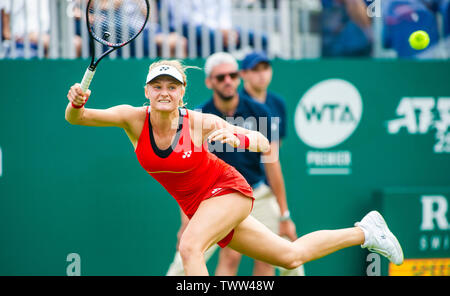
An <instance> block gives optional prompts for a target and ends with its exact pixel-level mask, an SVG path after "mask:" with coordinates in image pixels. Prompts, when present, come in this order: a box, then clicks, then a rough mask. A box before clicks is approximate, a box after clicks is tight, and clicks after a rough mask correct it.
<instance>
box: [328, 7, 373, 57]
mask: <svg viewBox="0 0 450 296" xmlns="http://www.w3.org/2000/svg"><path fill="white" fill-rule="evenodd" d="M322 7H323V11H322V18H321V23H322V56H323V57H370V56H371V53H372V45H373V33H372V22H371V19H370V17H369V16H368V13H367V4H366V2H364V0H322Z"/></svg>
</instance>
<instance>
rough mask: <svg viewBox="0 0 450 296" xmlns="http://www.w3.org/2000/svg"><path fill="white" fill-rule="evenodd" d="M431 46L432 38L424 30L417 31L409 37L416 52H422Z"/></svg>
mask: <svg viewBox="0 0 450 296" xmlns="http://www.w3.org/2000/svg"><path fill="white" fill-rule="evenodd" d="M429 44H430V36H428V33H427V32H425V31H422V30H419V31H415V32H414V33H412V34H411V36H409V45H411V47H412V48H414V49H415V50H422V49H425V48H427V47H428V45H429Z"/></svg>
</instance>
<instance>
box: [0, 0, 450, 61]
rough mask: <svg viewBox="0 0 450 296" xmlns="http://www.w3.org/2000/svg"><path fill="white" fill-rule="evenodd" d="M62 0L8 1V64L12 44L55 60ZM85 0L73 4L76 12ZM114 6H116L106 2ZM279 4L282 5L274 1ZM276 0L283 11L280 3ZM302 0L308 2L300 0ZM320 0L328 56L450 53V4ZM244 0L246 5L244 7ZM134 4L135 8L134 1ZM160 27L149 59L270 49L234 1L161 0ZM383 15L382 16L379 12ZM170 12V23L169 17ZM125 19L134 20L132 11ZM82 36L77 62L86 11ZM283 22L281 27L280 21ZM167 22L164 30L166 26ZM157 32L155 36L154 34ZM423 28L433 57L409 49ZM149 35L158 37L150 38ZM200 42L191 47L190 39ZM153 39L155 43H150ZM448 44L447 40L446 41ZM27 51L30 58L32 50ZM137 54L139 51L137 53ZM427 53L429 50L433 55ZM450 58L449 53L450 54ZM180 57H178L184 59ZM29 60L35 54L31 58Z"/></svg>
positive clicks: (4, 25) (3, 49)
mask: <svg viewBox="0 0 450 296" xmlns="http://www.w3.org/2000/svg"><path fill="white" fill-rule="evenodd" d="M50 1H56V0H40V1H35V0H14V1H11V0H0V12H1V22H0V30H1V46H0V58H2V57H3V58H4V57H8V54H10V52H9V51H8V46H7V45H8V44H11V42H14V44H15V46H14V51H15V52H14V57H36V56H38V49H39V46H38V45H40V47H41V48H43V49H42V51H43V54H44V55H47V54H48V48H49V42H50V13H49V2H50ZM80 1H86V2H87V0H73V2H74V3H76V4H78V5H74V7H75V8H79V7H80V5H79V4H80ZM105 1H106V2H108V3H111V2H114V1H116V0H105ZM274 1H275V2H274ZM281 1H289V0H272V1H271V3H275V9H278V8H279V6H280V5H279V2H281ZM297 1H300V0H297ZM304 1H318V2H320V4H321V7H322V11H321V16H320V20H321V21H320V38H321V54H320V55H319V56H321V57H324V58H332V57H372V56H373V53H374V43H375V41H376V40H381V44H382V47H383V49H390V50H392V51H394V52H395V53H396V56H398V57H399V58H419V57H422V56H424V57H435V56H433V54H432V53H433V50H435V49H436V47H437V46H438V45H439V44H445V46H447V47H449V46H450V45H449V44H450V43H449V42H448V40H449V36H450V20H449V19H450V0H304ZM241 2H242V1H241ZM243 2H245V3H247V5H252V4H254V3H256V2H258V5H259V6H260V7H262V9H264V8H265V7H266V6H267V3H268V2H267V1H266V0H246V1H243ZM130 3H132V2H130ZM152 3H154V4H155V5H154V6H155V7H152V10H154V11H153V12H152V21H151V22H149V23H148V25H147V27H146V28H145V31H144V34H143V36H144V42H143V44H144V56H149V52H150V48H149V44H152V42H153V43H154V44H155V45H156V48H157V50H158V52H157V55H159V56H160V55H161V54H162V48H163V47H164V46H167V47H168V49H169V50H168V51H169V55H170V56H172V57H174V56H177V57H187V56H188V53H191V54H192V49H190V48H189V46H190V45H192V44H195V47H194V48H195V53H194V55H195V56H197V57H206V56H207V55H209V54H211V53H214V52H216V51H233V50H236V49H240V48H242V44H243V42H242V41H243V38H244V37H245V39H246V40H248V41H246V42H247V44H246V45H247V46H250V47H251V48H254V47H255V43H256V42H259V44H260V47H261V49H262V50H263V51H267V50H268V41H269V38H271V35H270V34H269V32H264V31H263V32H262V33H261V34H259V35H258V36H257V33H258V32H256V31H254V30H246V31H245V32H243V30H242V27H241V25H240V23H238V22H237V21H236V19H234V20H233V16H232V9H233V5H236V1H234V0H184V1H178V0H156V1H153V2H152ZM376 10H381V11H376ZM161 12H164V13H165V14H164V17H161V16H162V14H161ZM124 13H130V14H134V12H133V8H132V7H128V8H127V9H125V12H124ZM74 17H75V18H76V25H75V28H76V30H75V31H76V32H75V33H76V34H75V37H74V40H73V45H74V47H75V52H76V56H81V46H82V38H81V26H82V25H84V20H83V18H82V13H81V11H79V9H78V11H77V10H76V9H75V10H74ZM376 18H380V19H381V22H382V31H381V36H380V38H378V39H377V38H376V36H375V34H376V31H375V30H374V22H375V20H376ZM277 21H280V20H279V19H278V20H277ZM163 23H164V24H163ZM150 30H151V31H152V34H149V31H150ZM416 30H424V31H427V32H428V34H429V36H430V46H429V47H428V49H427V50H425V51H420V52H419V51H416V50H414V49H412V48H411V47H410V46H409V44H408V37H409V36H410V34H411V33H412V32H414V31H416ZM149 36H153V37H152V38H153V39H152V40H149V39H148V38H150V37H149ZM192 38H193V39H194V41H193V42H190V41H191V40H190V39H192ZM149 41H150V42H149ZM445 41H447V42H446V43H445ZM26 43H28V44H29V46H28V47H27V52H25V50H24V49H25V47H26V46H25V45H26ZM133 52H134V48H132V54H133ZM426 52H429V54H428V55H427V53H426ZM447 52H449V50H448V48H447ZM177 53H178V54H177ZM27 55H28V56H27Z"/></svg>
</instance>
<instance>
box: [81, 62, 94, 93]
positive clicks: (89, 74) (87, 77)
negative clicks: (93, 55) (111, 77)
mask: <svg viewBox="0 0 450 296" xmlns="http://www.w3.org/2000/svg"><path fill="white" fill-rule="evenodd" d="M94 74H95V70H93V71H92V70H91V69H89V68H88V69H87V70H86V72H85V73H84V76H83V80H82V81H81V89H82V90H83V92H86V91H87V90H88V89H89V85H91V81H92V78H94Z"/></svg>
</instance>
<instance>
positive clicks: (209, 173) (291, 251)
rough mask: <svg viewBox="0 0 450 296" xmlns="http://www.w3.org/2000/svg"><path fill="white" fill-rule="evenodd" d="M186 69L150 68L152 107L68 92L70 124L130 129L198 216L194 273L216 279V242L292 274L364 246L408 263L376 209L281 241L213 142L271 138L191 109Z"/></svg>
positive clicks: (188, 246)
mask: <svg viewBox="0 0 450 296" xmlns="http://www.w3.org/2000/svg"><path fill="white" fill-rule="evenodd" d="M185 69H186V68H185V67H184V66H183V65H182V64H181V63H180V62H178V61H159V62H156V63H153V64H152V65H151V66H150V69H149V73H148V75H147V80H146V82H147V83H146V86H145V96H146V98H148V99H149V100H150V106H148V107H132V106H129V105H119V106H115V107H112V108H109V109H106V110H98V109H88V108H84V105H85V103H86V101H87V100H88V98H89V96H90V94H91V93H90V91H89V90H88V91H86V93H84V92H83V91H82V90H81V88H80V85H79V84H75V85H73V86H72V87H71V88H70V90H69V92H68V95H67V98H68V99H69V104H68V106H67V108H66V120H67V121H68V122H69V123H71V124H76V125H85V126H116V127H120V128H122V129H124V130H125V132H126V134H127V135H128V137H129V139H130V141H131V143H132V144H133V146H134V149H135V152H136V156H137V159H138V160H139V162H140V164H141V165H142V167H143V168H144V169H145V170H146V171H147V172H148V173H149V174H150V175H151V176H152V177H154V178H155V179H156V180H157V181H158V182H159V183H160V184H161V185H162V186H163V187H164V188H165V189H166V190H167V191H168V192H169V193H170V194H171V195H172V196H173V197H174V198H175V199H176V200H177V202H178V204H179V206H180V207H181V209H182V211H183V212H184V213H185V214H186V215H187V216H188V217H189V219H190V221H189V224H188V226H187V227H186V229H185V231H184V233H183V235H182V238H181V239H180V244H179V251H180V254H181V257H182V261H183V266H184V270H185V272H186V275H208V270H207V267H206V264H205V261H204V257H203V253H204V252H205V251H206V250H207V249H208V248H209V247H210V246H211V245H213V244H216V243H218V244H219V245H220V246H221V247H225V246H229V247H231V248H232V249H234V250H236V251H238V252H240V253H242V254H245V255H247V256H250V257H252V258H255V259H257V260H261V261H264V262H267V263H269V264H272V265H277V266H281V267H284V268H287V269H292V268H296V267H298V266H300V265H301V264H304V263H305V262H308V261H311V260H315V259H318V258H321V257H323V256H325V255H328V254H330V253H332V252H335V251H338V250H340V249H343V248H346V247H350V246H357V245H362V247H364V248H365V247H367V248H369V249H370V250H372V251H375V252H378V253H380V254H382V255H384V256H386V257H387V258H388V259H389V260H391V261H392V262H394V263H395V264H401V263H402V262H403V252H402V249H401V247H400V244H399V243H398V241H397V239H396V238H395V236H394V235H393V234H392V233H391V232H390V231H389V229H388V227H387V225H386V223H385V221H384V219H383V218H382V216H381V215H380V214H379V213H378V212H376V211H373V212H370V213H369V214H367V215H366V216H365V217H364V218H363V219H362V220H361V222H358V223H356V224H355V227H351V228H345V229H338V230H321V231H316V232H313V233H310V234H307V235H305V236H302V237H300V238H299V239H297V240H296V241H294V242H290V241H288V240H285V239H283V238H281V237H279V236H277V235H276V234H274V233H273V232H272V231H270V230H269V229H268V228H266V227H265V226H264V225H263V224H261V223H260V222H258V221H257V220H255V219H254V218H252V217H251V216H249V214H250V212H251V210H252V206H253V196H252V189H251V187H250V186H249V185H248V183H247V182H246V181H245V179H244V177H243V176H242V175H241V174H240V173H239V172H238V171H237V170H236V169H234V167H232V166H230V165H228V164H226V163H225V162H223V161H222V160H220V159H219V158H217V157H216V156H214V155H213V154H212V153H210V152H209V151H208V148H207V142H208V141H209V142H213V141H220V142H222V143H228V144H230V145H231V146H233V147H240V148H243V149H248V150H250V151H254V152H267V151H268V150H269V149H270V145H269V141H268V140H267V139H266V138H265V137H264V136H263V135H262V134H261V133H259V132H256V131H250V130H247V129H244V128H241V127H237V126H233V125H231V124H229V123H227V122H226V121H225V120H223V119H221V118H219V117H217V116H215V115H211V114H202V113H199V112H195V111H192V110H188V109H185V108H184V107H183V106H184V103H183V96H184V94H185V90H186V86H187V81H186V75H185Z"/></svg>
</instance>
